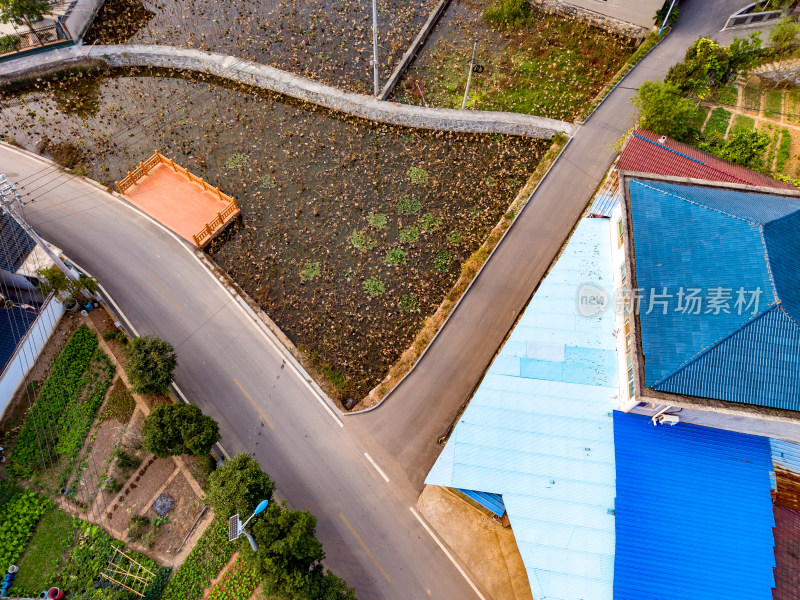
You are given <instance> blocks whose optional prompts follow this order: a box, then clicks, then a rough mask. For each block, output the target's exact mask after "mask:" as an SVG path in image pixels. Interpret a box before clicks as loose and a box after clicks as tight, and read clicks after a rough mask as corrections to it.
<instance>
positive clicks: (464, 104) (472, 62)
mask: <svg viewBox="0 0 800 600" xmlns="http://www.w3.org/2000/svg"><path fill="white" fill-rule="evenodd" d="M477 50H478V38H475V43H474V44H472V58H471V59H470V61H469V73H468V74H467V89H465V90H464V101H463V102H462V103H461V110H464V109H465V108H466V107H467V96H468V95H469V84H470V83H471V82H472V68H473V67H474V66H475V52H477Z"/></svg>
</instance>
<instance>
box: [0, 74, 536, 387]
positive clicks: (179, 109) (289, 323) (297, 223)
mask: <svg viewBox="0 0 800 600" xmlns="http://www.w3.org/2000/svg"><path fill="white" fill-rule="evenodd" d="M39 85H41V86H42V88H41V89H37V90H30V91H26V92H17V93H16V95H15V96H13V97H10V98H7V99H5V100H4V101H3V102H2V111H1V112H0V119H2V124H3V127H4V130H5V131H7V132H8V134H9V135H10V136H11V137H13V138H14V140H15V141H16V142H17V143H19V144H21V145H23V146H24V147H26V148H28V149H30V150H37V149H39V150H42V151H43V152H44V153H45V154H48V153H49V154H51V155H59V156H61V155H66V156H68V157H69V158H70V159H71V160H72V163H73V164H77V165H78V168H79V169H80V168H83V167H82V165H86V167H87V168H88V174H89V175H90V176H91V177H94V178H96V179H99V180H101V181H103V182H105V183H111V182H113V181H114V180H116V179H118V178H120V177H121V176H122V175H123V174H124V172H125V171H126V170H127V169H129V168H131V167H132V166H134V165H136V164H137V163H138V162H139V161H140V160H143V159H144V158H146V157H147V156H149V155H150V154H152V152H153V150H154V149H156V148H158V149H159V150H161V151H162V152H163V153H164V154H166V155H167V156H169V157H171V158H174V159H175V160H177V161H178V162H179V163H180V164H182V165H184V166H186V167H188V168H189V169H191V170H192V171H193V172H195V173H196V174H198V175H201V176H203V177H205V178H206V180H208V181H209V182H211V183H212V184H214V185H218V186H219V187H220V188H221V189H222V190H223V191H225V192H226V193H228V194H230V195H232V196H234V197H235V198H236V199H237V201H238V203H239V205H240V207H241V208H242V213H243V217H242V219H241V222H239V223H238V224H237V225H236V226H235V227H234V228H233V229H230V230H229V231H228V232H227V233H226V234H225V235H223V236H222V237H221V238H220V239H219V240H218V241H217V242H216V243H215V244H214V246H213V247H212V249H211V253H212V255H213V258H214V259H215V260H216V261H217V262H218V263H219V264H220V266H221V267H222V268H224V269H225V270H226V271H227V272H228V273H229V274H230V275H231V276H232V277H233V278H234V279H235V280H236V281H237V282H238V283H239V284H240V285H241V286H242V287H243V288H244V289H245V290H246V291H247V292H248V293H249V294H250V295H251V296H252V297H253V298H255V299H256V301H257V302H259V304H260V305H261V306H262V307H263V308H264V309H265V310H266V312H267V313H268V314H269V315H270V316H271V317H272V318H273V319H274V320H275V321H276V322H277V324H278V325H279V326H280V327H281V328H282V329H283V330H284V331H285V332H286V333H287V335H289V337H290V338H291V339H292V340H293V341H294V342H295V343H297V344H298V345H300V346H303V347H305V348H306V349H307V350H308V351H309V352H310V353H311V354H313V355H314V356H315V357H316V359H317V360H318V362H319V363H320V364H323V365H326V367H324V368H326V369H327V372H328V374H329V376H330V377H332V378H333V379H334V380H336V381H338V382H339V384H340V387H341V392H340V393H341V395H342V396H346V395H354V396H358V395H359V394H361V393H364V392H365V391H367V390H368V389H369V388H370V387H372V385H373V384H375V383H377V382H378V381H379V380H380V379H381V378H382V377H383V375H384V374H385V372H386V370H387V369H388V367H389V365H390V364H391V363H392V362H394V361H395V360H396V359H397V358H398V357H399V355H400V354H401V352H402V350H403V349H404V348H405V347H407V345H408V344H409V343H410V342H411V340H412V339H413V337H414V335H415V333H416V331H417V330H418V329H419V327H420V325H421V323H422V321H423V319H424V318H425V317H426V316H427V315H429V314H431V313H432V312H433V311H434V310H435V307H436V306H438V304H439V303H440V302H441V300H442V299H443V297H444V295H445V293H446V291H447V290H448V289H449V288H450V286H451V285H452V284H453V283H454V281H455V279H456V278H457V275H458V272H459V266H460V264H461V263H462V262H463V260H465V259H466V258H467V257H468V256H469V255H470V254H471V253H472V252H473V251H474V250H476V249H477V248H478V246H479V245H480V244H481V242H482V240H483V239H484V238H485V236H486V234H487V233H488V231H489V230H490V229H491V228H492V227H493V226H494V224H495V223H496V222H497V221H498V219H499V218H500V217H501V216H502V215H503V214H504V212H505V210H506V207H507V206H508V204H509V203H510V202H511V200H512V199H513V197H514V196H515V194H516V192H517V191H518V190H519V188H520V187H521V185H522V184H523V182H524V181H525V180H526V178H527V177H528V175H529V174H530V172H531V171H532V170H533V169H534V167H535V165H536V163H537V162H538V159H539V157H540V154H541V151H542V149H543V147H544V143H543V142H541V141H535V140H528V139H521V138H511V137H501V136H498V135H494V136H470V135H455V134H440V133H433V132H421V131H416V130H409V129H402V128H395V127H388V126H378V125H374V124H370V123H366V122H364V121H358V120H355V119H352V118H345V117H342V116H341V115H337V114H334V113H331V112H328V111H325V110H320V109H316V108H314V107H310V106H303V105H300V104H298V103H294V102H288V101H282V100H281V99H280V98H277V97H275V96H271V95H269V94H266V93H261V92H259V91H258V90H253V89H250V88H246V87H241V86H238V87H234V86H225V85H221V84H220V82H218V81H206V80H200V79H193V78H189V77H182V76H180V75H179V74H177V73H172V74H170V73H165V72H148V71H137V72H135V73H132V72H125V73H114V74H113V75H106V76H97V77H88V76H84V77H74V78H72V79H70V80H69V81H65V82H61V83H58V84H52V83H51V84H44V83H42V84H39ZM69 141H74V142H75V143H76V144H75V145H74V146H72V147H67V148H66V150H69V151H66V150H65V146H68V144H67V145H65V144H64V142H69ZM45 181H46V180H43V181H41V182H33V183H30V184H29V185H28V187H27V188H26V192H30V193H31V196H30V197H35V196H36V194H37V190H38V189H39V187H40V186H41V185H43V184H44V183H45ZM39 193H41V192H39ZM66 202H67V203H68V202H69V201H66ZM66 208H69V207H68V206H67V207H66ZM29 210H35V203H34V204H32V205H31V206H30V207H29ZM398 251H399V252H398ZM389 255H390V256H389ZM387 256H388V258H387ZM398 261H399V264H396V265H393V264H391V263H392V262H398ZM387 262H388V263H389V264H387ZM370 292H372V294H374V295H371V294H370Z"/></svg>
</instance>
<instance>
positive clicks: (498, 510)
mask: <svg viewBox="0 0 800 600" xmlns="http://www.w3.org/2000/svg"><path fill="white" fill-rule="evenodd" d="M458 491H459V492H461V493H462V494H464V495H465V496H466V497H467V498H472V499H473V500H474V501H475V502H477V503H478V504H480V505H481V506H483V507H484V508H488V509H489V510H490V511H492V512H493V513H494V514H496V515H497V516H498V517H502V516H503V515H504V514H505V512H506V505H505V504H503V497H502V496H501V495H500V494H490V493H488V492H478V491H475V490H462V489H459V490H458Z"/></svg>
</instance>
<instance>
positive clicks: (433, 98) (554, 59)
mask: <svg viewBox="0 0 800 600" xmlns="http://www.w3.org/2000/svg"><path fill="white" fill-rule="evenodd" d="M502 6H506V3H502ZM486 7H487V4H486V2H476V1H475V0H453V2H452V3H451V4H450V5H449V6H448V8H447V11H446V12H445V14H444V15H442V18H441V20H440V21H439V23H438V24H437V25H436V27H435V29H434V30H433V32H432V34H431V37H430V38H429V40H428V41H427V43H426V44H425V47H424V48H423V49H422V51H421V52H420V54H419V56H418V57H417V59H416V60H415V61H414V63H413V64H412V66H411V67H410V68H409V70H408V71H407V73H406V75H405V76H404V77H403V79H402V80H401V82H400V85H399V86H398V87H397V88H396V91H395V94H394V96H395V98H396V99H397V100H398V101H400V102H405V103H409V104H419V105H422V104H427V105H429V106H433V107H437V108H461V103H462V101H463V97H464V90H465V88H466V84H467V75H468V74H469V70H470V69H469V67H470V61H471V58H472V50H473V46H474V45H475V43H476V42H477V45H475V46H474V47H475V48H476V52H475V66H476V67H477V69H476V70H474V71H473V74H472V78H471V81H470V93H469V99H468V102H467V107H468V108H474V109H480V110H500V111H509V112H521V113H528V114H534V115H539V116H541V117H550V118H553V119H561V120H566V121H571V120H572V119H574V118H575V117H576V116H578V114H580V111H581V110H582V109H583V108H584V107H585V106H586V105H587V104H588V103H589V102H590V101H591V100H592V99H593V98H594V97H595V96H596V95H597V94H598V93H599V92H600V91H601V90H602V89H603V87H604V86H605V84H606V83H607V82H608V81H610V80H611V79H612V78H613V77H614V75H615V74H616V72H617V71H618V70H619V69H620V68H621V67H622V66H623V64H624V63H625V61H626V60H627V58H628V57H629V56H630V55H631V53H632V52H633V49H634V46H633V44H632V42H631V40H628V39H627V38H622V37H619V36H616V35H613V34H611V33H608V32H607V31H604V30H602V29H599V28H597V27H592V26H589V25H586V24H584V23H581V22H580V21H578V20H576V19H571V18H565V17H560V16H557V15H553V14H548V13H546V12H543V11H541V10H538V9H536V8H534V7H530V9H529V13H528V14H527V16H525V17H520V18H519V20H518V21H516V22H515V23H513V24H508V23H505V24H502V23H501V24H498V23H493V22H490V21H488V20H487V19H486V17H485V16H484V14H485V12H484V11H485V10H486Z"/></svg>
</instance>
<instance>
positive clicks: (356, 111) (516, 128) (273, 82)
mask: <svg viewBox="0 0 800 600" xmlns="http://www.w3.org/2000/svg"><path fill="white" fill-rule="evenodd" d="M88 51H89V48H86V47H84V48H77V47H76V48H68V49H65V50H59V51H55V52H51V53H49V54H46V55H42V56H37V57H36V59H37V60H35V61H25V60H24V59H21V60H20V61H12V62H9V63H5V64H2V65H0V78H2V80H5V81H11V80H13V79H14V78H16V77H25V76H26V75H28V76H29V75H30V74H31V73H35V72H37V71H44V70H48V69H53V68H55V67H65V66H69V65H71V64H75V63H77V62H80V61H86V60H89V59H101V60H103V61H105V62H106V63H108V64H109V65H111V66H114V67H133V66H148V67H166V68H175V69H186V70H190V71H199V72H203V73H210V74H212V75H216V76H218V77H224V78H226V79H231V80H233V81H239V82H241V83H245V84H248V85H253V86H256V87H260V88H263V89H266V90H270V91H273V92H277V93H279V94H284V95H286V96H291V97H292V98H297V99H299V100H304V101H306V102H310V103H313V104H317V105H319V106H324V107H326V108H329V109H332V110H335V111H339V112H343V113H347V114H350V115H353V116H356V117H361V118H364V119H369V120H371V121H378V122H380V123H388V124H392V125H400V126H403V127H414V128H419V129H434V130H442V131H458V132H464V133H503V134H508V135H519V136H525V137H534V138H546V139H549V138H551V137H553V135H554V134H556V133H567V134H571V133H572V131H573V125H572V124H571V123H566V122H564V121H558V120H555V119H546V118H544V117H536V116H533V115H525V114H518V113H505V112H491V111H480V110H450V109H436V108H426V107H422V106H410V105H406V104H398V103H396V102H383V101H380V100H378V99H377V98H373V97H372V96H363V95H361V94H352V93H350V92H344V91H342V90H340V89H338V88H335V87H332V86H329V85H324V84H322V83H318V82H316V81H312V80H311V79H307V78H305V77H300V76H298V75H294V74H292V73H287V72H286V71H281V70H280V69H275V68H273V67H268V66H266V65H261V64H258V63H254V62H250V61H246V60H240V59H238V58H234V57H232V56H225V55H222V54H215V53H213V52H202V51H200V50H190V49H186V48H175V47H172V46H155V45H149V46H95V47H94V49H92V50H91V53H90V54H87V52H88Z"/></svg>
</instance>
